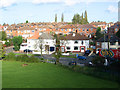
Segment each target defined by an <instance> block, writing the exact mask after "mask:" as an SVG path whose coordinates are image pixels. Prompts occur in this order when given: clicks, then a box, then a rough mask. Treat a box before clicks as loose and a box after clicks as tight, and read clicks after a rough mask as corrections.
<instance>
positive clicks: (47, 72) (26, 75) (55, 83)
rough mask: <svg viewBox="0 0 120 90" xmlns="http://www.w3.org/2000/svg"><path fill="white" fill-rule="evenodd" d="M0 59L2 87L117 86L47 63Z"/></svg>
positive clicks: (116, 85) (114, 83)
mask: <svg viewBox="0 0 120 90" xmlns="http://www.w3.org/2000/svg"><path fill="white" fill-rule="evenodd" d="M21 64H23V62H15V61H2V66H3V67H2V70H3V72H2V80H3V82H2V86H3V88H117V87H119V85H118V84H117V83H116V82H111V81H107V80H103V79H99V78H94V77H91V76H87V75H84V74H81V73H77V72H73V71H70V70H68V69H65V68H63V67H60V66H56V65H54V64H49V63H29V65H28V66H25V67H22V66H21Z"/></svg>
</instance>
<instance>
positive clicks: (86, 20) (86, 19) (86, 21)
mask: <svg viewBox="0 0 120 90" xmlns="http://www.w3.org/2000/svg"><path fill="white" fill-rule="evenodd" d="M84 19H85V24H87V23H88V18H87V11H86V10H85V16H84Z"/></svg>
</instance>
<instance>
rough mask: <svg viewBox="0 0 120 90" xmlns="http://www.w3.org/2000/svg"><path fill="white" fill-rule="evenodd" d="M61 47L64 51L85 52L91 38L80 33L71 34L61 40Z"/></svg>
mask: <svg viewBox="0 0 120 90" xmlns="http://www.w3.org/2000/svg"><path fill="white" fill-rule="evenodd" d="M60 47H61V51H62V52H73V53H80V52H85V51H86V50H87V48H89V38H88V37H86V36H84V35H81V34H79V33H73V34H69V35H67V36H66V37H65V38H63V39H61V40H60Z"/></svg>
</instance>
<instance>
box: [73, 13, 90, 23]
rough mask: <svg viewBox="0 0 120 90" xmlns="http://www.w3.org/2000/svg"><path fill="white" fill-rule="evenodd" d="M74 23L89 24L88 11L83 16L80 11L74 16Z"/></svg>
mask: <svg viewBox="0 0 120 90" xmlns="http://www.w3.org/2000/svg"><path fill="white" fill-rule="evenodd" d="M72 23H73V24H88V18H87V11H85V14H84V16H83V13H82V16H80V15H79V14H78V13H77V14H75V15H74V16H73V19H72Z"/></svg>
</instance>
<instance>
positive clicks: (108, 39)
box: [96, 34, 120, 49]
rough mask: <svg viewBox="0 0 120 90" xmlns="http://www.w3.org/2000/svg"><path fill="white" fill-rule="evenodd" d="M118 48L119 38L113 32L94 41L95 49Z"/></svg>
mask: <svg viewBox="0 0 120 90" xmlns="http://www.w3.org/2000/svg"><path fill="white" fill-rule="evenodd" d="M97 48H102V49H118V48H120V38H118V37H117V36H116V35H115V34H107V35H105V36H103V37H101V38H100V39H98V40H97V42H96V49H97Z"/></svg>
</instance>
